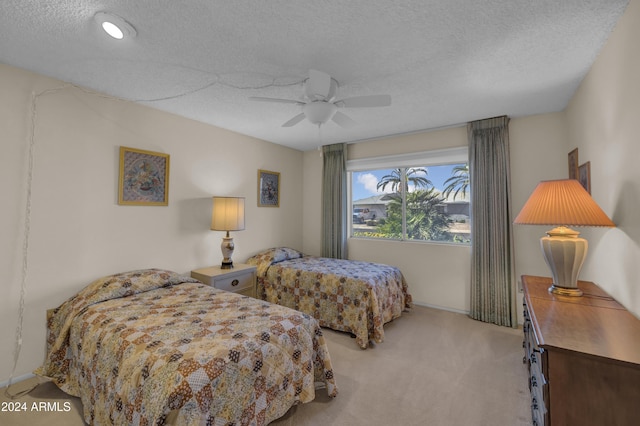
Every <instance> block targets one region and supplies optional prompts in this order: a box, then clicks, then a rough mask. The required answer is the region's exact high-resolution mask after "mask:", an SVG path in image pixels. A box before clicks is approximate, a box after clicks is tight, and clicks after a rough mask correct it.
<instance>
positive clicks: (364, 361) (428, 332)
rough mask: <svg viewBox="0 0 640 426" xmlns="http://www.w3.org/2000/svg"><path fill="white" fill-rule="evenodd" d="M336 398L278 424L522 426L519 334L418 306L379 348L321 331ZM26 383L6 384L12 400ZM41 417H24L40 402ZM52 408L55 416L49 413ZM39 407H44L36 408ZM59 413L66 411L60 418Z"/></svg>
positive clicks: (48, 392)
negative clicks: (327, 347)
mask: <svg viewBox="0 0 640 426" xmlns="http://www.w3.org/2000/svg"><path fill="white" fill-rule="evenodd" d="M324 334H325V337H326V340H327V345H328V346H329V352H330V354H331V360H332V362H333V368H334V372H335V374H336V383H337V385H338V389H339V394H338V396H337V397H336V398H334V399H331V398H328V397H327V394H326V392H325V391H324V390H322V389H321V390H319V391H318V392H317V395H316V399H315V400H314V401H313V402H311V403H308V404H303V405H299V406H295V407H293V408H291V410H289V412H288V413H287V414H286V415H285V416H283V417H282V418H280V419H278V420H276V421H275V422H273V423H271V424H272V425H279V426H294V425H295V426H305V425H309V426H311V425H314V426H315V425H336V426H342V425H344V426H360V425H362V426H365V425H366V426H371V425H405V426H411V425H416V426H418V425H419V426H423V425H430V426H439V425H442V426H450V425H452V426H458V425H473V426H495V425H507V426H521V425H522V426H524V425H530V424H531V414H530V408H529V404H530V401H529V390H528V388H527V371H526V367H525V365H524V364H523V363H522V357H523V355H524V353H523V349H522V330H515V329H509V328H505V327H499V326H496V325H491V324H486V323H482V322H478V321H475V320H472V319H470V318H469V317H467V316H466V315H462V314H457V313H452V312H447V311H443V310H438V309H432V308H426V307H422V306H416V307H414V308H413V309H412V310H411V311H410V312H407V313H404V314H403V316H402V317H401V318H398V319H396V320H394V321H393V322H391V323H389V324H387V325H385V341H384V342H383V343H380V344H375V345H372V347H370V348H369V349H367V350H362V349H360V348H358V346H357V345H356V343H355V340H354V339H352V338H351V337H350V336H349V335H348V334H345V333H339V332H335V331H332V330H325V331H324ZM34 380H35V379H30V380H25V381H24V382H20V383H17V384H15V385H13V386H12V389H11V391H12V393H15V392H17V391H19V390H20V389H21V388H26V387H28V386H29V385H30V383H33V381H34ZM47 401H49V402H53V403H56V402H57V403H58V404H49V406H48V408H49V410H48V411H34V410H33V407H34V406H33V403H34V402H35V403H36V407H38V404H39V403H40V402H47ZM9 402H13V403H16V402H20V403H22V402H24V403H25V404H26V407H27V411H24V412H7V411H0V424H1V425H7V426H23V425H24V426H40V425H43V426H45V425H46V426H76V425H77V426H80V425H84V422H83V420H82V404H81V403H80V401H79V399H78V398H73V397H70V396H68V395H66V394H64V393H63V392H62V391H60V390H58V389H57V387H56V386H55V385H53V384H52V383H50V382H47V383H44V384H41V385H40V386H38V387H37V388H36V389H34V390H33V391H32V392H31V393H29V394H28V395H26V396H24V397H21V398H19V399H15V400H11V399H9V398H7V396H6V395H5V392H4V389H0V404H2V407H7V405H6V404H5V403H7V404H8V403H9ZM56 406H58V407H59V409H60V411H51V409H52V408H54V407H56ZM42 407H45V405H43V406H42ZM67 407H68V411H64V410H65V409H66V408H67Z"/></svg>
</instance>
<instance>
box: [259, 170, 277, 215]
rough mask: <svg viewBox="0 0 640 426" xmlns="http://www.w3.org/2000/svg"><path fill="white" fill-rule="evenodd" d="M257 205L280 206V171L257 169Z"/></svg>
mask: <svg viewBox="0 0 640 426" xmlns="http://www.w3.org/2000/svg"><path fill="white" fill-rule="evenodd" d="M258 207H280V173H278V172H270V171H268V170H258Z"/></svg>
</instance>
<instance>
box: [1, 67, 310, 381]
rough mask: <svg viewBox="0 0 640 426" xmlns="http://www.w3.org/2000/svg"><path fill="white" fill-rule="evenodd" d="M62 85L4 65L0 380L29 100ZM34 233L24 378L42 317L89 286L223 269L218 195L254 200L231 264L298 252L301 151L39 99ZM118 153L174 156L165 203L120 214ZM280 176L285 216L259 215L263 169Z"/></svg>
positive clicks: (6, 356) (7, 341) (59, 98)
mask: <svg viewBox="0 0 640 426" xmlns="http://www.w3.org/2000/svg"><path fill="white" fill-rule="evenodd" d="M62 86H63V83H61V82H59V81H55V80H52V79H48V78H45V77H42V76H39V75H36V74H33V73H30V72H26V71H23V70H19V69H16V68H12V67H8V66H4V65H0V93H2V96H1V97H0V121H1V125H0V141H1V142H0V143H1V145H2V153H1V154H0V173H1V175H0V195H1V197H2V208H1V210H0V265H1V267H0V270H1V271H2V282H1V283H0V286H1V292H2V297H0V324H2V327H0V383H2V382H3V381H5V380H7V379H8V377H9V374H10V371H11V367H12V364H13V350H14V335H15V329H16V324H17V320H18V305H19V300H20V298H19V294H20V282H21V270H22V243H23V239H22V236H23V230H24V227H23V224H24V211H25V194H26V186H25V185H26V184H25V182H26V179H27V174H26V170H27V147H28V142H29V134H30V131H31V128H30V124H31V117H32V111H31V107H30V102H31V93H32V92H35V93H40V92H42V91H44V90H48V89H55V88H59V87H62ZM36 112H37V115H36V118H35V126H36V127H35V130H36V133H35V162H34V173H33V188H32V206H31V233H30V239H29V250H28V274H27V288H26V305H25V316H24V333H23V348H22V353H21V357H20V361H19V364H18V368H17V371H16V376H17V377H19V376H21V375H24V374H26V373H29V372H31V371H32V370H33V369H34V368H35V367H37V366H38V365H39V363H40V362H42V360H43V357H44V341H45V310H46V309H48V308H53V307H56V306H58V305H59V304H60V303H62V302H63V301H64V300H66V299H67V298H68V297H70V296H71V295H72V294H74V293H75V292H76V291H77V290H79V289H80V288H82V287H83V286H84V285H86V284H88V283H89V282H90V281H92V280H93V279H95V278H97V277H99V276H102V275H106V274H110V273H115V272H120V271H125V270H130V269H138V268H146V267H158V268H167V269H172V270H175V271H178V272H181V273H188V272H189V271H190V270H191V269H194V268H197V267H203V266H208V265H212V264H216V263H219V262H220V261H221V260H222V254H221V252H220V242H221V238H222V236H223V233H222V232H214V231H211V230H209V225H210V220H211V219H210V218H211V216H210V215H211V196H213V195H230V196H244V197H246V206H247V209H246V229H245V230H244V231H240V232H235V233H233V236H234V239H235V243H236V252H235V254H234V256H233V258H234V260H235V261H242V260H245V259H246V258H247V257H249V256H250V255H252V254H254V253H255V252H257V251H258V250H261V249H263V248H265V247H270V246H274V245H286V246H290V247H294V248H298V249H302V219H303V214H302V197H303V193H302V159H303V155H302V152H300V151H296V150H292V149H289V148H284V147H282V146H279V145H275V144H271V143H267V142H264V141H260V140H257V139H253V138H250V137H247V136H242V135H239V134H235V133H232V132H229V131H226V130H222V129H219V128H215V127H212V126H209V125H205V124H202V123H198V122H195V121H192V120H187V119H184V118H180V117H177V116H174V115H171V114H167V113H164V112H161V111H158V110H154V109H151V108H147V107H144V106H140V105H135V104H131V103H128V102H123V101H120V100H114V99H110V98H107V97H103V96H98V95H95V94H89V93H87V92H84V91H82V90H79V89H76V88H71V87H67V88H64V89H61V90H55V91H53V92H50V93H47V94H45V95H42V96H40V97H38V99H37V109H36ZM120 145H123V146H129V147H134V148H140V149H146V150H151V151H157V152H162V153H166V154H169V155H170V161H171V166H170V186H169V206H167V207H140V206H119V205H117V179H118V148H119V146H120ZM258 169H267V170H273V171H278V172H280V173H281V175H280V177H281V185H282V186H281V199H280V208H258V207H257V170H258Z"/></svg>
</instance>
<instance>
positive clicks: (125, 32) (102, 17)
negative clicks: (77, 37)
mask: <svg viewBox="0 0 640 426" xmlns="http://www.w3.org/2000/svg"><path fill="white" fill-rule="evenodd" d="M94 19H95V21H96V22H97V23H98V24H100V27H101V28H102V29H103V30H104V31H105V32H106V33H107V34H109V36H111V37H113V38H115V39H116V40H122V39H124V38H125V37H130V38H133V37H135V36H136V35H137V32H136V29H135V28H134V27H133V25H131V24H130V23H128V22H127V21H125V20H124V19H123V18H121V17H119V16H118V15H114V14H113V13H108V12H98V13H96V14H95V15H94Z"/></svg>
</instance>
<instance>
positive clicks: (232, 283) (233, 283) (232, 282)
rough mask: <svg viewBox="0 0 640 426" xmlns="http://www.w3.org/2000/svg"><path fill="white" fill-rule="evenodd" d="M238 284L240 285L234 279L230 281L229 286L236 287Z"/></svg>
mask: <svg viewBox="0 0 640 426" xmlns="http://www.w3.org/2000/svg"><path fill="white" fill-rule="evenodd" d="M238 284H240V281H238V280H237V279H235V280H233V281H231V285H232V286H233V287H235V286H237V285H238Z"/></svg>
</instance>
